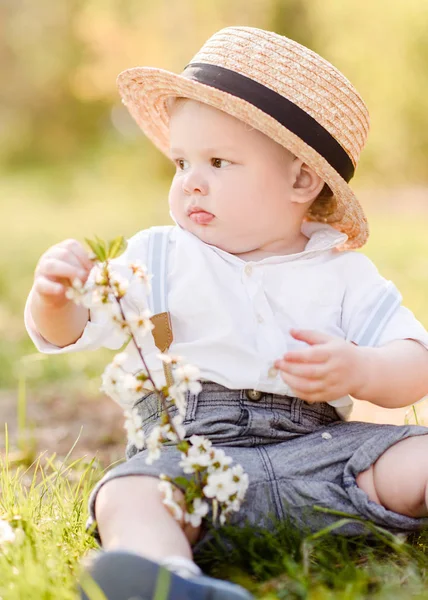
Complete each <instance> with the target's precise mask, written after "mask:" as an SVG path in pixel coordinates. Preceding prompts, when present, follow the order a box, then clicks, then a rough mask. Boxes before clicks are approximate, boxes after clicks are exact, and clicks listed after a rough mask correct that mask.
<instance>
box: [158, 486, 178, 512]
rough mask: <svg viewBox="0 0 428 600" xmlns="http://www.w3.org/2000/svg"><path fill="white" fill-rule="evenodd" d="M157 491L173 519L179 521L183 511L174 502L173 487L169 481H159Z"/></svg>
mask: <svg viewBox="0 0 428 600" xmlns="http://www.w3.org/2000/svg"><path fill="white" fill-rule="evenodd" d="M159 490H160V493H161V496H162V502H163V504H165V506H166V507H167V508H168V509H169V511H170V512H171V514H172V516H173V517H174V519H176V520H177V521H181V520H182V518H183V509H182V508H181V506H180V505H179V504H178V503H177V502H175V500H174V487H173V484H172V483H171V482H169V481H161V482H160V483H159Z"/></svg>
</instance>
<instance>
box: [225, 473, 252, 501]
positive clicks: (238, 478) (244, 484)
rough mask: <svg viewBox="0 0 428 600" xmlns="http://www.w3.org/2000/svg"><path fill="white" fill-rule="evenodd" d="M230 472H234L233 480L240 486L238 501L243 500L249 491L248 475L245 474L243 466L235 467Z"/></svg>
mask: <svg viewBox="0 0 428 600" xmlns="http://www.w3.org/2000/svg"><path fill="white" fill-rule="evenodd" d="M230 470H231V472H232V476H233V480H234V481H235V483H236V484H237V485H238V499H239V500H243V499H244V496H245V494H246V493H247V490H248V485H249V478H248V475H247V473H245V472H244V469H243V468H242V466H241V465H234V466H233V467H231V469H230Z"/></svg>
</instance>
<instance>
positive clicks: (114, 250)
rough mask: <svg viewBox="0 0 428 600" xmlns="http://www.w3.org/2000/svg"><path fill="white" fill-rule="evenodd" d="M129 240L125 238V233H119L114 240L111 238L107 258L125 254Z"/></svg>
mask: <svg viewBox="0 0 428 600" xmlns="http://www.w3.org/2000/svg"><path fill="white" fill-rule="evenodd" d="M127 245H128V242H127V241H126V240H125V238H124V237H123V235H119V236H118V237H117V238H114V240H111V242H109V245H108V251H107V258H116V257H118V256H120V255H121V254H123V252H124V251H125V250H126V247H127Z"/></svg>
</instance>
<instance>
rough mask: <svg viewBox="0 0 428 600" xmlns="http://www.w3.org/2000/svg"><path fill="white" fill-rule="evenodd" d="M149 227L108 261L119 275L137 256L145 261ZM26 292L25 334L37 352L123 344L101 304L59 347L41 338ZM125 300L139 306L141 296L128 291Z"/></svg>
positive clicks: (127, 273)
mask: <svg viewBox="0 0 428 600" xmlns="http://www.w3.org/2000/svg"><path fill="white" fill-rule="evenodd" d="M148 239H149V230H143V231H140V232H139V233H137V234H135V235H134V236H133V237H131V238H130V239H129V240H128V246H127V248H126V250H125V252H124V253H123V254H121V255H120V256H118V257H117V258H115V259H114V260H112V261H111V263H110V265H111V267H112V268H113V269H114V270H115V271H117V272H118V274H120V275H121V276H122V277H124V278H126V279H128V281H129V280H130V278H131V270H130V269H129V267H128V264H129V263H130V262H133V261H135V260H140V261H141V262H143V263H145V262H146V259H147V249H148ZM94 272H95V271H94V269H93V270H92V271H91V273H90V274H89V278H88V279H89V280H91V279H93V276H94ZM31 294H32V292H30V294H29V296H28V298H27V302H26V304H25V310H24V322H25V327H26V329H27V332H28V335H29V336H30V338H31V340H32V341H33V343H34V345H35V346H36V348H37V350H38V351H39V352H43V353H44V354H64V353H66V352H77V351H80V350H97V349H98V348H103V347H104V348H109V349H111V350H117V349H119V348H121V347H122V346H123V344H124V343H125V341H126V339H127V336H126V334H125V333H123V332H122V331H119V330H117V329H116V328H115V327H114V325H113V323H111V320H110V318H109V315H108V313H107V311H105V310H103V309H102V308H95V309H91V310H90V320H89V321H88V322H87V324H86V327H85V329H84V330H83V333H82V335H81V336H80V338H79V339H78V340H77V341H76V342H74V344H70V345H68V346H64V347H59V346H55V345H54V344H51V343H50V342H48V341H47V340H45V339H44V338H43V337H42V336H41V335H40V333H39V332H38V331H37V330H36V329H35V326H34V323H33V319H32V317H31V314H30V301H31ZM125 298H128V299H127V302H128V303H131V304H132V305H133V308H136V309H138V308H139V306H138V305H139V302H140V301H141V302H142V301H143V298H142V297H141V298H139V297H138V295H137V294H135V293H134V294H132V293H131V294H130V295H129V296H128V294H127V296H126V297H125Z"/></svg>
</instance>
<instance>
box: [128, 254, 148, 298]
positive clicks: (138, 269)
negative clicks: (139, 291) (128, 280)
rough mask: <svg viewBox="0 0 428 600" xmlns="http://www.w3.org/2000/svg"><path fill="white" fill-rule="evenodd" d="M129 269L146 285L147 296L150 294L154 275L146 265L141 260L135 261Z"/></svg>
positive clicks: (130, 264)
mask: <svg viewBox="0 0 428 600" xmlns="http://www.w3.org/2000/svg"><path fill="white" fill-rule="evenodd" d="M129 268H130V269H131V271H132V274H133V275H134V277H135V278H136V279H137V281H139V282H140V283H142V284H144V286H145V288H146V294H150V292H151V289H152V286H151V280H152V279H153V275H152V274H151V273H148V271H147V267H146V265H144V264H143V263H142V262H141V261H140V260H135V261H134V262H132V263H129Z"/></svg>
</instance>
